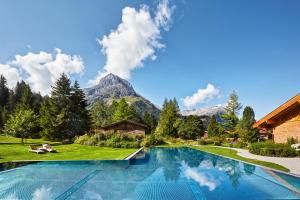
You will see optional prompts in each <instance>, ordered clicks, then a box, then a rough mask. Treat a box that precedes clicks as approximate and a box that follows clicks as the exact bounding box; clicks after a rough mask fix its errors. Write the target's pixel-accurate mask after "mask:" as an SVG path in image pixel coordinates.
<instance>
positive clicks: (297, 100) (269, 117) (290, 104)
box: [253, 93, 300, 128]
mask: <svg viewBox="0 0 300 200" xmlns="http://www.w3.org/2000/svg"><path fill="white" fill-rule="evenodd" d="M299 104H300V93H299V94H297V95H296V96H294V97H293V98H291V99H290V100H288V101H287V102H285V103H284V104H282V105H281V106H279V107H278V108H276V109H275V110H273V111H272V112H270V113H269V114H267V115H266V116H264V117H263V118H261V119H260V120H258V121H257V122H256V123H255V124H254V125H253V127H254V128H257V127H259V126H260V125H262V124H264V123H266V124H269V123H268V121H270V120H272V119H273V118H275V117H278V116H279V115H281V114H283V113H285V112H286V111H288V110H289V109H290V108H292V107H294V106H297V105H299Z"/></svg>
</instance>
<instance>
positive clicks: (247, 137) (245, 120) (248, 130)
mask: <svg viewBox="0 0 300 200" xmlns="http://www.w3.org/2000/svg"><path fill="white" fill-rule="evenodd" d="M254 123H255V114H254V111H253V109H252V108H251V107H250V106H247V107H245V109H244V112H243V117H242V119H241V120H240V122H239V124H238V126H237V129H238V133H239V136H240V138H241V139H242V141H244V142H255V141H257V139H258V131H257V129H254V128H253V127H252V126H253V124H254Z"/></svg>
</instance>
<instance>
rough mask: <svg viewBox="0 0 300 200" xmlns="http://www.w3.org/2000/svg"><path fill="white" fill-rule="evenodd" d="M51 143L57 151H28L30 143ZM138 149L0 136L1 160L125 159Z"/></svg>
mask: <svg viewBox="0 0 300 200" xmlns="http://www.w3.org/2000/svg"><path fill="white" fill-rule="evenodd" d="M44 143H49V144H51V145H52V146H53V148H54V149H56V150H57V151H58V152H57V153H46V154H36V153H31V152H28V145H29V144H32V145H37V146H40V147H41V145H42V144H44ZM136 150H137V149H123V148H110V147H93V146H84V145H79V144H60V143H55V142H49V141H44V140H42V139H27V140H26V144H24V145H22V144H21V139H19V138H14V137H6V136H0V162H8V161H12V160H119V159H124V158H126V157H127V156H129V155H130V154H132V153H133V152H134V151H136Z"/></svg>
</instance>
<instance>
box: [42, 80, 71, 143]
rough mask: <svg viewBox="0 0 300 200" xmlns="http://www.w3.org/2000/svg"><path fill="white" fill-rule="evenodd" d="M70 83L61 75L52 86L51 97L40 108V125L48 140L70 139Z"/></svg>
mask: <svg viewBox="0 0 300 200" xmlns="http://www.w3.org/2000/svg"><path fill="white" fill-rule="evenodd" d="M70 97H71V82H70V79H69V78H68V77H67V76H66V75H65V74H62V75H61V76H60V78H58V79H57V81H56V82H55V83H54V85H53V86H52V91H51V97H50V98H47V99H46V101H45V102H44V103H43V105H42V107H41V117H40V124H41V127H42V128H43V135H44V137H46V138H47V139H50V140H60V141H61V140H64V139H71V138H72V137H73V136H74V133H73V132H72V127H71V126H72V123H70V122H71V118H72V113H71V108H72V102H71V98H70Z"/></svg>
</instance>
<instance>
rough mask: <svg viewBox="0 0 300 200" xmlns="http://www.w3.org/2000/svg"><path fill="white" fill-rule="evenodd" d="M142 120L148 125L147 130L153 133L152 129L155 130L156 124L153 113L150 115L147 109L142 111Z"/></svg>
mask: <svg viewBox="0 0 300 200" xmlns="http://www.w3.org/2000/svg"><path fill="white" fill-rule="evenodd" d="M143 122H144V123H145V124H146V125H147V126H148V128H149V131H150V132H151V133H153V131H154V130H155V128H156V126H157V120H156V118H155V117H154V116H153V115H151V114H150V113H149V112H148V111H146V112H145V113H144V118H143Z"/></svg>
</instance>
